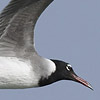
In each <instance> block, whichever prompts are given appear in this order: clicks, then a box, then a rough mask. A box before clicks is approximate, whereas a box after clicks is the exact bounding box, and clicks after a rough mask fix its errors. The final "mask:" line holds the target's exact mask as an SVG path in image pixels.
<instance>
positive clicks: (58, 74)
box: [39, 60, 93, 90]
mask: <svg viewBox="0 0 100 100" xmlns="http://www.w3.org/2000/svg"><path fill="white" fill-rule="evenodd" d="M52 61H53V62H54V63H55V65H56V71H55V72H54V73H52V74H51V75H50V76H49V77H47V78H41V80H40V81H39V86H45V85H49V84H51V83H54V82H56V81H60V80H72V81H75V82H78V83H81V84H83V85H85V86H86V87H88V88H90V89H92V90H93V88H92V87H91V85H90V84H89V83H88V82H87V81H85V80H83V79H82V78H80V77H79V76H77V75H76V74H75V72H74V71H73V69H72V67H71V65H70V64H69V63H66V62H63V61H59V60H52Z"/></svg>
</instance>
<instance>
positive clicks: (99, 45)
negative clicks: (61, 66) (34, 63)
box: [0, 0, 100, 100]
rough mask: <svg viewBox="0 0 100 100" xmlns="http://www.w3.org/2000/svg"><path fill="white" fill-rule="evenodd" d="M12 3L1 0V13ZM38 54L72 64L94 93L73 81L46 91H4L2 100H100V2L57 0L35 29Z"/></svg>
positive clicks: (94, 0) (43, 89)
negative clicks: (89, 84) (90, 85)
mask: <svg viewBox="0 0 100 100" xmlns="http://www.w3.org/2000/svg"><path fill="white" fill-rule="evenodd" d="M9 1H10V0H0V11H1V10H2V9H3V8H4V6H5V5H6V4H7V3H8V2H9ZM35 45H36V48H37V51H38V53H39V54H40V55H41V56H44V57H47V58H55V59H61V60H64V61H66V62H70V64H71V65H72V66H73V69H74V70H75V72H76V73H77V74H78V75H79V76H81V77H82V78H84V79H86V80H87V81H89V82H90V83H91V84H92V86H93V88H94V91H91V90H90V89H88V88H86V87H84V86H82V85H80V84H79V83H75V82H72V81H59V82H56V83H54V84H52V85H49V86H45V87H42V88H32V89H23V90H0V100H98V99H100V78H99V77H100V0H54V2H53V3H52V4H51V5H50V6H49V7H48V8H47V9H46V10H45V12H44V13H43V14H42V15H41V17H40V18H39V20H38V23H37V25H36V28H35Z"/></svg>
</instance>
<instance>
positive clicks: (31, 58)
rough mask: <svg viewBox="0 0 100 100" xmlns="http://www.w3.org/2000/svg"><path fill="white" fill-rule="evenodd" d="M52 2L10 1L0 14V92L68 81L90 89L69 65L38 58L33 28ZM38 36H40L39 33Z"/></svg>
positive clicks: (41, 0)
mask: <svg viewBox="0 0 100 100" xmlns="http://www.w3.org/2000/svg"><path fill="white" fill-rule="evenodd" d="M52 1H53V0H11V1H10V2H9V4H8V5H7V6H6V7H5V8H4V9H3V11H2V12H1V14H0V89H25V88H33V87H41V86H46V85H49V84H51V83H54V82H57V81H60V80H72V81H75V82H78V83H81V84H83V85H85V86H86V87H88V88H90V89H93V88H92V86H91V85H90V84H89V83H88V82H87V81H85V80H84V79H82V78H80V77H79V76H77V75H76V74H75V72H74V70H73V69H72V66H71V65H70V64H69V63H66V62H64V61H60V60H55V59H47V58H44V57H41V56H40V55H39V54H38V53H37V51H36V49H35V46H34V27H35V24H36V22H37V20H38V18H39V16H40V15H41V13H42V12H43V11H44V10H45V9H46V8H47V7H48V5H49V4H50V3H51V2H52ZM41 34H42V33H41Z"/></svg>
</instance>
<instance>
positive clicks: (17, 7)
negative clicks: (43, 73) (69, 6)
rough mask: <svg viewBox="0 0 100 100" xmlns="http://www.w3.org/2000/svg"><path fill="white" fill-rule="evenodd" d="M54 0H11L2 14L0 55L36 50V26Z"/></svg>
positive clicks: (0, 15) (0, 16)
mask: <svg viewBox="0 0 100 100" xmlns="http://www.w3.org/2000/svg"><path fill="white" fill-rule="evenodd" d="M52 1H53V0H11V1H10V3H9V4H8V5H7V6H6V7H5V8H4V10H3V11H2V12H1V14H0V56H16V55H17V56H24V55H27V54H28V53H29V54H30V52H36V51H35V48H34V46H33V45H34V27H35V24H36V22H37V19H38V18H39V16H40V15H41V13H42V12H43V11H44V10H45V8H46V7H47V6H48V5H49V4H50V3H51V2H52Z"/></svg>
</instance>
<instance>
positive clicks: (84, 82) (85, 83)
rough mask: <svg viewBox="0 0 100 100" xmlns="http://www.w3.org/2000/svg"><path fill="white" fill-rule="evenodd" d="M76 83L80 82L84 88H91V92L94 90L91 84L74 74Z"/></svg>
mask: <svg viewBox="0 0 100 100" xmlns="http://www.w3.org/2000/svg"><path fill="white" fill-rule="evenodd" d="M72 76H73V78H74V81H76V82H79V83H81V84H83V85H84V86H86V87H88V88H90V89H91V90H93V88H92V86H91V84H90V83H88V82H87V81H85V80H84V79H82V78H80V77H79V76H77V75H76V74H72Z"/></svg>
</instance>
